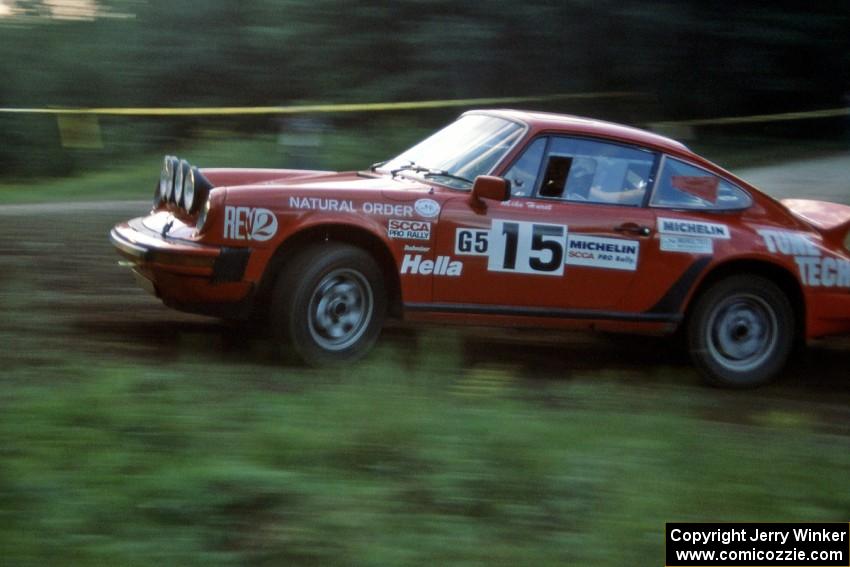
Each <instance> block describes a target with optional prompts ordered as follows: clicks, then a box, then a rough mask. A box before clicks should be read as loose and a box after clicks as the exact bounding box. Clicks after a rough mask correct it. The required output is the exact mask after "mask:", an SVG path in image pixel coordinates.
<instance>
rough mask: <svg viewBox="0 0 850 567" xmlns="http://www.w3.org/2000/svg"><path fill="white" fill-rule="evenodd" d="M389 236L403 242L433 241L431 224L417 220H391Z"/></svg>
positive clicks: (388, 227)
mask: <svg viewBox="0 0 850 567" xmlns="http://www.w3.org/2000/svg"><path fill="white" fill-rule="evenodd" d="M387 235H388V236H389V237H390V238H400V239H403V240H431V223H430V222H427V221H417V220H399V219H390V220H389V221H388V222H387Z"/></svg>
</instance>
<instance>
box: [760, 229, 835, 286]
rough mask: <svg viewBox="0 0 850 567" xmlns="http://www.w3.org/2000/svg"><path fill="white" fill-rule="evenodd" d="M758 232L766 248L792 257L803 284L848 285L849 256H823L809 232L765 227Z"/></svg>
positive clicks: (773, 252)
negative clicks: (846, 257) (847, 257)
mask: <svg viewBox="0 0 850 567" xmlns="http://www.w3.org/2000/svg"><path fill="white" fill-rule="evenodd" d="M758 233H759V235H761V237H762V238H763V239H764V244H765V246H767V250H768V251H769V252H771V253H772V254H782V255H783V256H792V257H793V258H794V262H795V263H796V264H797V270H798V271H799V273H800V280H801V281H802V282H803V284H805V285H807V286H809V287H827V288H830V287H845V288H850V260H846V259H844V258H835V257H833V256H824V255H823V252H822V251H821V249H820V248H819V247H818V246H817V245H816V244H815V243H814V242H812V240H811V237H810V236H809V235H808V234H804V233H800V232H793V231H790V230H775V229H766V228H765V229H760V230H759V231H758Z"/></svg>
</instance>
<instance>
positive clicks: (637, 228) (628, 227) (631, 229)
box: [614, 222, 652, 236]
mask: <svg viewBox="0 0 850 567" xmlns="http://www.w3.org/2000/svg"><path fill="white" fill-rule="evenodd" d="M614 232H619V233H620V234H634V235H635V236H649V235H650V234H652V229H651V228H649V227H648V226H642V225H639V224H637V223H634V222H627V223H624V224H621V225H620V226H615V227H614Z"/></svg>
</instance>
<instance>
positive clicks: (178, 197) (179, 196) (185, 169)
mask: <svg viewBox="0 0 850 567" xmlns="http://www.w3.org/2000/svg"><path fill="white" fill-rule="evenodd" d="M177 168H178V169H179V170H180V173H181V175H180V184H179V185H176V184H175V186H174V202H175V203H176V204H177V206H178V207H182V206H183V190H184V189H185V188H186V178H187V177H189V176H190V175H191V174H192V166H191V165H189V162H188V161H186V160H185V159H181V160H180V164H179V165H178V166H177Z"/></svg>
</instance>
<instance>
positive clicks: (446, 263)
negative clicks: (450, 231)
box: [401, 254, 463, 276]
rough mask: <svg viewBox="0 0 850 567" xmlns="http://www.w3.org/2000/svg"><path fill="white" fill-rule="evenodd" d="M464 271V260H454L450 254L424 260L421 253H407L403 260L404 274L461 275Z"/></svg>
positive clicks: (402, 270)
mask: <svg viewBox="0 0 850 567" xmlns="http://www.w3.org/2000/svg"><path fill="white" fill-rule="evenodd" d="M462 271H463V262H460V261H458V260H452V259H451V258H449V257H448V256H437V259H436V260H423V259H422V255H421V254H416V255H415V256H414V255H412V254H405V255H404V259H403V260H402V262H401V273H402V274H418V275H422V276H430V275H434V276H459V275H460V274H461V272H462Z"/></svg>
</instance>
